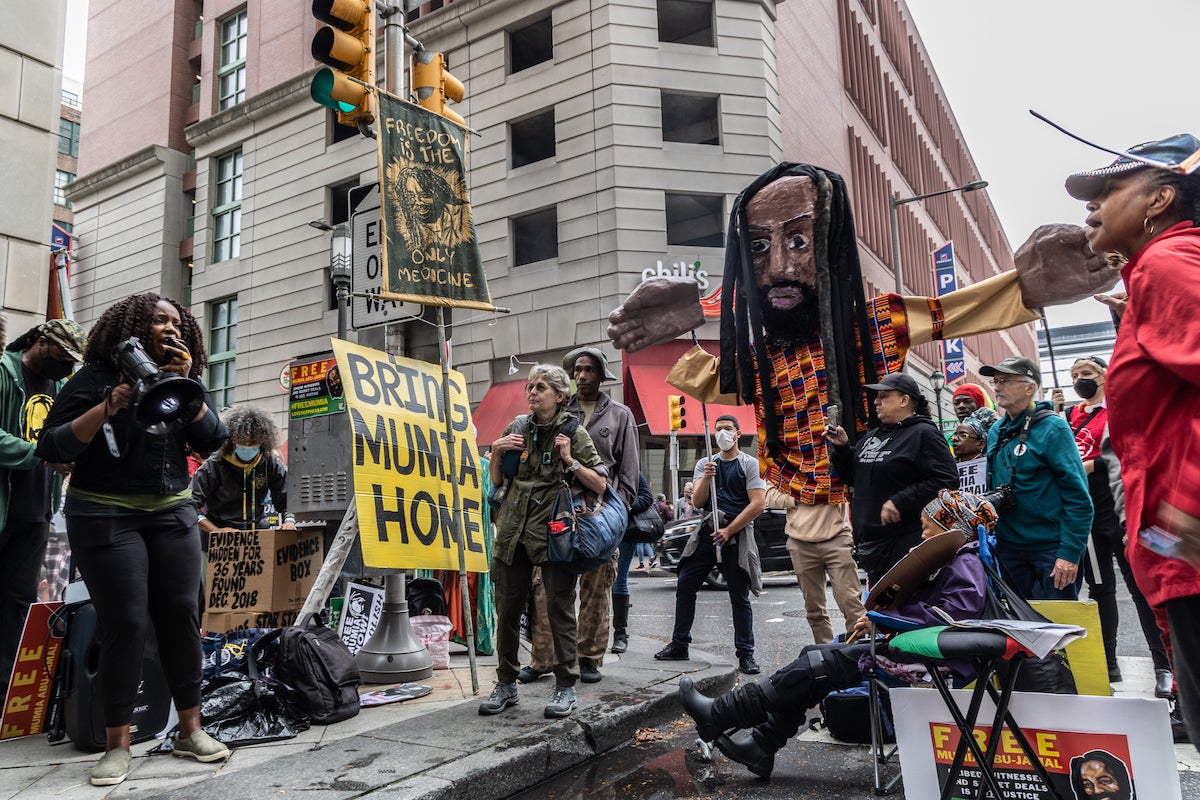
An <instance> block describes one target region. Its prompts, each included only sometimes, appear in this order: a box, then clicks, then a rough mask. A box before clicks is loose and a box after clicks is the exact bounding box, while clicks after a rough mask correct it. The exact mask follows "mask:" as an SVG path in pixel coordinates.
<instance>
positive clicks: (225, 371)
mask: <svg viewBox="0 0 1200 800" xmlns="http://www.w3.org/2000/svg"><path fill="white" fill-rule="evenodd" d="M237 315H238V308H237V298H236V297H226V298H224V299H223V300H214V301H213V302H212V303H209V306H208V318H209V320H210V323H209V326H208V382H207V385H208V390H209V391H210V392H212V397H213V402H215V403H216V404H217V409H222V408H225V407H226V406H231V405H233V389H234V387H235V386H236V385H237V381H236V376H235V369H234V363H235V362H236V361H237Z"/></svg>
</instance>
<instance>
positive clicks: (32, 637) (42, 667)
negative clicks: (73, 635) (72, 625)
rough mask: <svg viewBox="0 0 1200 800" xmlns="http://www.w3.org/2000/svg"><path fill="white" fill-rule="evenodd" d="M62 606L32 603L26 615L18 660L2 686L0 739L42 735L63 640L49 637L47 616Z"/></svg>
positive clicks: (18, 649)
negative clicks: (3, 690) (3, 691)
mask: <svg viewBox="0 0 1200 800" xmlns="http://www.w3.org/2000/svg"><path fill="white" fill-rule="evenodd" d="M60 608H62V603H34V604H33V605H31V606H30V607H29V613H28V614H26V615H25V629H24V631H22V633H21V644H20V645H19V646H18V647H17V660H16V662H15V663H14V664H13V671H12V675H11V676H5V677H7V678H8V681H7V682H6V683H5V686H6V687H7V688H8V691H7V692H5V695H4V708H3V709H2V712H3V713H2V717H0V739H14V738H16V737H18V736H32V735H33V734H35V733H41V732H42V729H43V728H44V727H45V724H46V711H47V710H48V709H49V707H50V683H51V681H52V680H53V678H54V665H55V664H57V663H58V653H59V651H60V650H61V649H62V643H63V640H62V639H61V638H60V637H57V636H48V635H47V633H48V632H49V631H50V617H51V616H52V615H53V614H54V612H56V611H58V609H60Z"/></svg>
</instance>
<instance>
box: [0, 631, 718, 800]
mask: <svg viewBox="0 0 1200 800" xmlns="http://www.w3.org/2000/svg"><path fill="white" fill-rule="evenodd" d="M660 647H662V643H661V642H658V641H656V640H653V639H646V638H642V637H631V638H630V646H629V651H628V652H626V653H625V654H623V655H621V656H613V655H607V656H605V663H604V667H603V668H602V671H603V673H604V679H603V680H602V681H601V682H600V683H594V684H585V683H580V684H577V686H576V689H577V692H578V695H579V710H578V711H577V712H576V713H575V714H573V715H572V716H571V717H570V718H568V719H565V720H548V719H545V718H544V717H543V716H542V708H543V707H544V706H545V705H546V703H547V702H548V701H549V699H550V694H551V692H552V691H553V689H554V680H553V677H552V676H546V677H544V678H542V679H541V680H539V681H537V682H535V683H533V684H527V685H523V686H521V695H520V704H519V705H517V706H516V707H514V708H510V709H508V710H507V711H505V712H504V713H503V714H499V715H497V716H492V717H484V716H480V715H479V713H478V711H477V708H476V706H477V705H478V703H479V702H480V701H481V700H483V699H484V698H485V697H487V695H488V694H489V693H490V692H491V690H492V684H493V682H494V680H495V674H496V673H495V665H496V659H495V657H483V656H480V657H479V659H478V673H479V691H480V693H479V696H478V697H476V696H474V695H473V694H472V692H471V673H470V668H469V666H468V663H467V656H466V653H465V652H464V653H461V654H455V655H453V656H452V657H451V664H452V668H451V669H449V670H435V671H434V673H433V677H432V678H430V679H428V680H425V681H418V683H421V684H424V685H428V686H431V687H432V688H433V691H432V692H431V693H430V694H428V695H426V696H424V697H421V698H417V699H415V700H408V701H405V702H402V703H393V704H391V705H385V706H377V707H374V708H364V709H362V711H361V712H360V713H359V715H358V716H356V717H354V718H353V719H349V720H346V721H345V722H340V723H337V724H336V725H329V726H323V725H314V726H313V727H312V728H310V729H309V730H307V731H305V732H304V733H301V734H300V735H299V736H297V737H296V738H294V739H289V740H287V741H283V742H276V743H272V744H264V745H254V746H248V747H241V748H238V749H236V750H235V751H234V753H233V755H232V756H231V757H230V759H229V760H228V761H226V762H224V763H218V764H199V763H197V762H195V761H192V760H191V759H183V758H174V757H171V756H169V755H155V756H147V755H146V752H147V751H148V750H150V749H152V748H154V747H155V746H157V745H158V744H159V742H158V741H151V742H145V743H143V744H140V745H134V747H133V754H134V761H133V765H132V766H131V768H130V773H129V778H128V779H126V781H125V782H124V783H122V784H120V785H118V786H113V787H97V786H92V785H90V783H89V782H88V776H89V773H90V771H91V768H92V765H93V764H94V763H95V761H96V760H97V759H98V758H99V755H100V754H98V753H93V754H88V753H82V752H80V751H78V750H76V749H75V748H74V747H73V746H72V745H70V744H60V745H55V746H51V745H49V744H48V743H47V742H46V739H45V737H44V736H40V735H39V736H29V737H26V738H23V739H16V740H12V741H6V742H3V743H0V800H9V799H10V798H17V797H19V798H21V800H51V798H54V799H55V800H58V798H62V797H72V798H76V797H87V798H102V797H106V798H114V800H115V798H175V799H178V800H183V799H184V798H187V799H188V800H191V799H192V798H198V797H218V798H238V800H241V798H275V800H278V798H280V797H281V796H283V795H287V794H294V793H298V792H303V797H304V798H305V800H325V798H329V799H330V800H333V799H334V798H336V799H338V800H341V799H342V798H351V797H357V796H360V795H363V794H366V793H367V792H371V793H372V797H377V798H387V799H388V800H400V799H401V798H412V799H414V800H415V799H416V798H438V800H443V798H457V797H469V798H471V800H489V799H490V798H503V797H507V796H509V795H512V794H514V793H516V792H518V791H521V790H523V789H527V788H529V787H531V786H533V785H535V784H537V783H539V782H541V781H542V780H545V779H546V778H548V777H550V776H552V775H555V774H557V773H559V772H563V771H565V770H567V769H570V768H571V767H574V766H576V765H578V764H581V763H583V762H584V761H586V760H588V759H590V758H592V757H593V756H594V755H596V754H597V753H600V752H604V751H606V750H608V749H610V748H612V747H615V746H616V745H617V744H620V743H623V742H626V741H628V740H629V739H630V738H631V737H632V735H633V732H634V731H635V730H637V729H638V728H643V727H648V726H654V725H658V724H661V723H663V722H666V721H667V720H669V719H672V718H674V717H675V716H677V715H678V714H679V713H681V712H680V708H679V701H678V698H677V695H676V688H677V684H678V681H679V676H680V675H684V674H687V675H691V676H692V678H693V679H694V680H696V681H697V683H698V684H700V686H701V688H702V690H703V691H705V692H707V693H709V694H715V693H718V692H721V691H725V690H726V689H728V688H729V687H731V686H732V684H733V680H734V674H735V672H734V665H733V663H732V662H731V661H730V660H729V659H728V658H722V657H717V656H712V655H709V654H706V653H702V652H699V651H696V650H693V651H692V658H691V661H677V662H664V661H655V660H654V653H655V652H656V651H657V650H658V649H659V648H660ZM369 688H370V689H376V688H382V687H376V686H372V687H369ZM201 782H203V785H200V784H201Z"/></svg>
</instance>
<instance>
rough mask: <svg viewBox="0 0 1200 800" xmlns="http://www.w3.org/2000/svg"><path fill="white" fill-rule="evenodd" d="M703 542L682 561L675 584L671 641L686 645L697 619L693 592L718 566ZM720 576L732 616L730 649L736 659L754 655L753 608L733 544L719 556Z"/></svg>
mask: <svg viewBox="0 0 1200 800" xmlns="http://www.w3.org/2000/svg"><path fill="white" fill-rule="evenodd" d="M705 544H706V543H702V544H701V546H700V547H698V548H696V552H694V553H692V554H691V555H690V556H688V557H687V558H684V559H681V560H680V562H679V568H678V571H677V572H676V581H675V630H674V632H673V633H672V634H671V641H672V642H675V643H676V644H681V645H684V646H687V645H689V644H691V642H692V623H693V622H695V620H696V593H697V592H698V591H700V586H701V585H702V584H703V583H704V578H705V576H707V575H708V573H710V572H712V568H713V567H716V566H718V564H717V551H716V549H715V548H713V547H711V546H705ZM719 566H720V569H721V574H722V575H723V576H724V577H725V588H726V591H728V593H729V608H730V611H731V613H732V615H733V649H734V652H735V653H737V656H738V658H741V657H742V656H753V655H754V609H753V608H752V607H751V606H750V576H749V575H748V574H746V571H745V570H743V569H742V568H741V567H739V566H738V563H737V546H736V544H730V545H726V546H725V547H724V548H723V551H722V553H721V563H720V565H719Z"/></svg>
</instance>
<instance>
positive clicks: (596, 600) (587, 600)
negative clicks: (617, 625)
mask: <svg viewBox="0 0 1200 800" xmlns="http://www.w3.org/2000/svg"><path fill="white" fill-rule="evenodd" d="M616 579H617V555H616V554H615V553H614V554H613V557H612V558H611V559H609V560H608V561H606V562H604V563H603V564H601V565H600V566H598V567H596V568H595V569H592V570H590V571H588V572H585V573H583V574H582V575H580V576H579V613H578V614H577V615H576V620H577V624H578V633H577V634H576V637H575V639H576V645H575V647H576V651H577V652H578V653H579V657H580V658H586V659H588V660H589V661H591V662H592V664H594V665H595V666H597V667H600V666H603V665H604V654H605V653H606V652H607V651H608V633H609V624H610V620H611V609H612V594H611V592H612V585H613V581H615V580H616ZM533 613H534V623H533V655H532V657H531V658H530V661H529V666H530V667H531V668H532V669H534V670H537V671H538V672H549V671H550V670H551V668H552V667H553V665H554V641H553V638H552V637H551V635H550V623H549V618H548V617H547V614H546V588H545V587H544V586H543V585H542V577H541V570H540V569H535V570H534V575H533Z"/></svg>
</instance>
